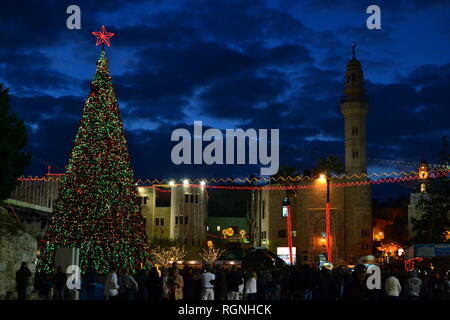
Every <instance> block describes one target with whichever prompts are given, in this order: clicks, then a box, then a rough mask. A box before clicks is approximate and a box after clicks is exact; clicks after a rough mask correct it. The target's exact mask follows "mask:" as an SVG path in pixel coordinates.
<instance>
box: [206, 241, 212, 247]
mask: <svg viewBox="0 0 450 320" xmlns="http://www.w3.org/2000/svg"><path fill="white" fill-rule="evenodd" d="M206 246H207V247H208V248H211V247H212V246H213V242H212V241H211V240H208V242H207V243H206Z"/></svg>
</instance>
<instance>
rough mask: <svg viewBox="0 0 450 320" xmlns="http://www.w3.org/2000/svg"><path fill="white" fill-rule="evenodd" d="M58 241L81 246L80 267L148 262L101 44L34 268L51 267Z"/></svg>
mask: <svg viewBox="0 0 450 320" xmlns="http://www.w3.org/2000/svg"><path fill="white" fill-rule="evenodd" d="M59 247H76V248H80V267H81V269H82V270H85V269H86V268H87V266H89V265H92V266H94V267H95V268H96V269H97V270H98V271H99V272H102V273H106V272H107V271H108V270H109V268H110V267H111V266H114V267H115V268H124V269H132V270H136V269H139V268H140V267H141V266H142V265H148V263H149V251H148V246H147V236H146V234H145V223H144V218H143V217H142V215H141V212H140V204H139V196H138V193H137V188H136V186H135V183H134V177H133V169H132V167H131V163H130V156H129V154H128V146H127V141H126V139H125V135H124V130H123V124H122V120H121V118H120V113H119V107H118V103H117V99H116V94H115V91H114V88H113V85H112V81H111V76H110V74H109V69H108V60H107V59H106V56H105V51H104V50H102V52H101V55H100V58H99V60H98V62H97V71H96V73H95V76H94V79H93V80H92V82H91V90H90V93H89V97H88V99H87V101H86V104H85V106H84V109H83V115H82V119H81V122H80V126H79V129H78V133H77V135H76V138H75V145H74V147H73V149H72V152H71V154H70V158H69V163H68V165H67V171H66V173H65V175H64V178H63V179H62V181H61V186H60V190H59V195H58V198H57V200H56V203H55V207H54V209H53V215H52V220H51V222H50V225H49V228H48V230H47V232H46V235H45V247H44V248H43V250H41V253H40V256H39V261H38V269H39V270H40V271H44V272H48V271H52V270H53V269H54V267H55V266H54V265H53V264H54V262H53V261H54V256H55V251H56V249H57V248H59Z"/></svg>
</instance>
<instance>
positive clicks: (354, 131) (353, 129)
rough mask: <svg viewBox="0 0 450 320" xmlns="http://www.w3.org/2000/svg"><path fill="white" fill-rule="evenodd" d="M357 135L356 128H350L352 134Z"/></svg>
mask: <svg viewBox="0 0 450 320" xmlns="http://www.w3.org/2000/svg"><path fill="white" fill-rule="evenodd" d="M357 135H358V128H352V136H357Z"/></svg>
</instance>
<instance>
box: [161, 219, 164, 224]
mask: <svg viewBox="0 0 450 320" xmlns="http://www.w3.org/2000/svg"><path fill="white" fill-rule="evenodd" d="M163 225H164V218H161V226H163Z"/></svg>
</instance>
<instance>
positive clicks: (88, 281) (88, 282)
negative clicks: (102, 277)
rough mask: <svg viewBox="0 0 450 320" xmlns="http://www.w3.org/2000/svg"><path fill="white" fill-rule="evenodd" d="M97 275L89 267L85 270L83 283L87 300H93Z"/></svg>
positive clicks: (91, 267)
mask: <svg viewBox="0 0 450 320" xmlns="http://www.w3.org/2000/svg"><path fill="white" fill-rule="evenodd" d="M97 280H98V273H97V270H96V269H95V268H94V267H93V266H92V265H90V266H89V267H88V268H87V269H86V273H85V275H84V283H85V286H86V293H87V299H88V300H95V288H96V285H97Z"/></svg>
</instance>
